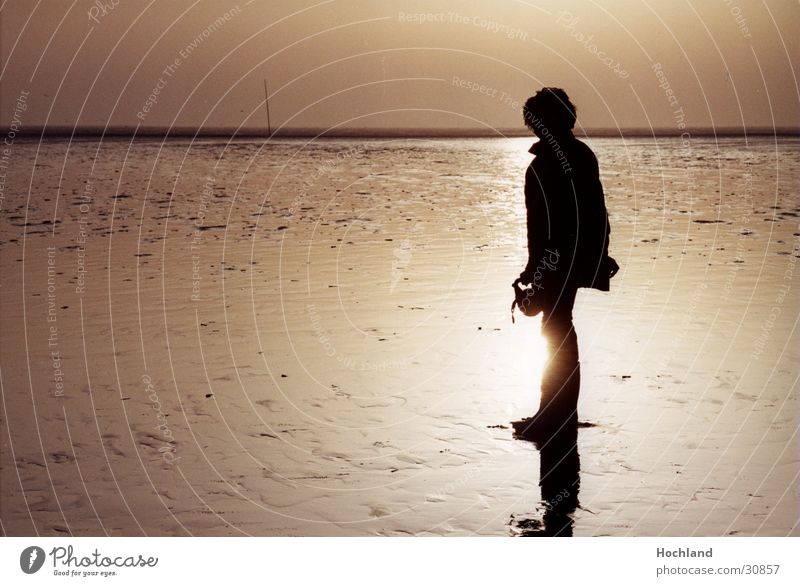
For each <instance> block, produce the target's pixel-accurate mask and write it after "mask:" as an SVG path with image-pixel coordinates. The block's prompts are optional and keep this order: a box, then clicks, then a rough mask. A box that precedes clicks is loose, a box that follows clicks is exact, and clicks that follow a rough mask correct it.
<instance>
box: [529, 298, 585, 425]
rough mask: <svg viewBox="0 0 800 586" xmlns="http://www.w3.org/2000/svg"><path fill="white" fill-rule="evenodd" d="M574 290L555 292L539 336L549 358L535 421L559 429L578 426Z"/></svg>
mask: <svg viewBox="0 0 800 586" xmlns="http://www.w3.org/2000/svg"><path fill="white" fill-rule="evenodd" d="M576 292H577V290H576V289H575V288H573V287H566V288H564V289H562V290H560V291H557V292H554V293H553V296H552V297H551V298H550V299H548V303H547V305H546V308H545V311H544V312H543V313H542V336H543V337H544V339H545V342H546V343H547V349H548V357H547V362H546V363H545V367H544V372H543V373H542V384H541V389H542V396H541V401H540V404H539V413H538V414H537V417H544V418H545V419H546V420H547V421H549V422H551V423H553V424H555V425H556V427H559V426H561V424H563V423H565V422H572V423H577V407H578V394H579V392H580V361H579V356H578V337H577V335H576V333H575V328H574V326H573V323H572V308H573V306H574V304H575V295H576Z"/></svg>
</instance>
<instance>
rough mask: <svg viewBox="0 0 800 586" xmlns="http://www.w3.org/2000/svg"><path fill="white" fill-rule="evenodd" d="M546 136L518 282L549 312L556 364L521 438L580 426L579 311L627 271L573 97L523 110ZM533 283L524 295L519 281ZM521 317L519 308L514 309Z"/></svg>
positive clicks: (547, 332)
mask: <svg viewBox="0 0 800 586" xmlns="http://www.w3.org/2000/svg"><path fill="white" fill-rule="evenodd" d="M523 116H524V119H525V124H526V126H528V128H530V129H531V131H532V132H533V133H534V134H535V135H536V136H537V137H538V138H539V140H538V141H537V142H536V143H534V145H533V147H531V149H530V152H531V153H532V154H533V155H534V159H533V161H532V162H531V164H530V166H529V167H528V170H527V173H526V175H525V206H526V208H527V230H528V264H527V266H526V267H525V270H524V271H523V272H522V273H521V274H520V276H519V279H517V281H515V283H514V288H515V293H516V303H517V304H518V305H520V307H521V309H522V311H523V313H525V314H527V315H535V314H537V313H539V312H541V313H542V336H543V337H544V338H545V340H546V342H547V347H548V352H549V355H548V359H547V363H546V365H545V369H544V373H543V375H542V381H541V400H540V404H539V410H538V411H537V412H536V414H535V415H534V416H533V417H530V418H526V419H523V420H522V421H516V422H514V430H515V433H516V434H517V436H519V437H522V438H524V439H532V440H541V439H544V438H547V437H550V436H551V435H552V434H553V433H555V432H556V431H557V430H559V429H562V428H575V427H576V426H577V424H578V414H577V405H578V394H579V391H580V361H579V356H578V338H577V336H576V334H575V329H574V327H573V324H572V308H573V305H574V304H575V295H576V293H577V291H578V289H579V288H580V287H589V288H594V289H599V290H601V291H608V290H609V280H610V278H611V277H612V276H614V274H616V272H617V270H618V269H619V267H618V266H617V264H616V262H614V260H613V259H612V258H610V257H609V256H608V240H609V234H610V227H609V223H608V214H607V212H606V205H605V199H604V196H603V186H602V185H601V183H600V175H599V171H598V166H597V159H596V158H595V156H594V153H593V152H592V150H591V149H590V148H589V147H588V146H586V145H585V144H584V143H583V142H581V141H579V140H578V139H576V138H575V136H574V135H573V134H572V128H573V127H574V126H575V120H576V110H575V106H574V105H573V104H572V102H570V100H569V97H568V96H567V94H566V92H564V90H562V89H558V88H544V89H542V90H541V91H540V92H538V93H537V94H536V95H535V96H533V97H531V98H529V99H528V101H527V102H526V103H525V106H524V108H523ZM520 283H521V284H524V285H527V289H526V290H525V293H524V294H522V293H520V289H519V288H518V286H517V285H518V284H520ZM512 317H513V306H512Z"/></svg>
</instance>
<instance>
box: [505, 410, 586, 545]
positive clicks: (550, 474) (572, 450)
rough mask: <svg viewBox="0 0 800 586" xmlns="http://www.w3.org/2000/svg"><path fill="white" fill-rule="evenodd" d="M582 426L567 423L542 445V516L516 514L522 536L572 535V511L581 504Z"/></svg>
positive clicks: (514, 523)
mask: <svg viewBox="0 0 800 586" xmlns="http://www.w3.org/2000/svg"><path fill="white" fill-rule="evenodd" d="M577 439H578V430H577V428H575V427H567V426H565V427H563V428H562V429H561V430H559V431H558V432H556V433H554V434H552V435H551V436H550V437H549V438H547V439H546V440H543V441H542V442H541V444H540V445H539V446H538V447H539V454H540V460H539V486H540V487H541V490H542V505H543V506H544V515H543V516H542V520H541V521H539V520H538V519H525V518H522V519H517V518H514V517H512V521H511V523H512V525H514V527H515V529H516V530H517V533H518V535H519V536H521V537H572V526H573V524H574V522H573V519H572V514H573V513H574V512H575V509H576V508H577V507H578V491H579V490H580V458H579V456H578V442H577Z"/></svg>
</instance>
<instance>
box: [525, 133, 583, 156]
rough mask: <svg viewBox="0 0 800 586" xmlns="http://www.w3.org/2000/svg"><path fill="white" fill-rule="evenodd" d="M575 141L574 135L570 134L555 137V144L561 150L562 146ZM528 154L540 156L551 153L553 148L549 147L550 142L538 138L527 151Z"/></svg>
mask: <svg viewBox="0 0 800 586" xmlns="http://www.w3.org/2000/svg"><path fill="white" fill-rule="evenodd" d="M574 139H575V135H574V134H572V132H568V133H567V134H564V135H561V136H557V137H555V140H556V143H558V146H559V147H560V148H561V149H562V150H563V149H564V146H566V144H567V143H569V142H571V141H573V140H574ZM528 152H529V153H531V154H532V155H536V156H540V155H543V154H545V153H550V152H553V147H552V146H551V145H550V141H548V139H546V138H540V139H539V140H537V141H536V142H535V143H533V144H532V145H531V148H529V149H528Z"/></svg>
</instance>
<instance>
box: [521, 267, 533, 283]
mask: <svg viewBox="0 0 800 586" xmlns="http://www.w3.org/2000/svg"><path fill="white" fill-rule="evenodd" d="M534 272H535V271H532V270H531V269H529V268H528V267H525V270H524V271H522V272H521V273H520V274H519V278H518V279H517V281H518V282H520V283H522V284H523V285H530V284H531V283H533V273H534Z"/></svg>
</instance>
